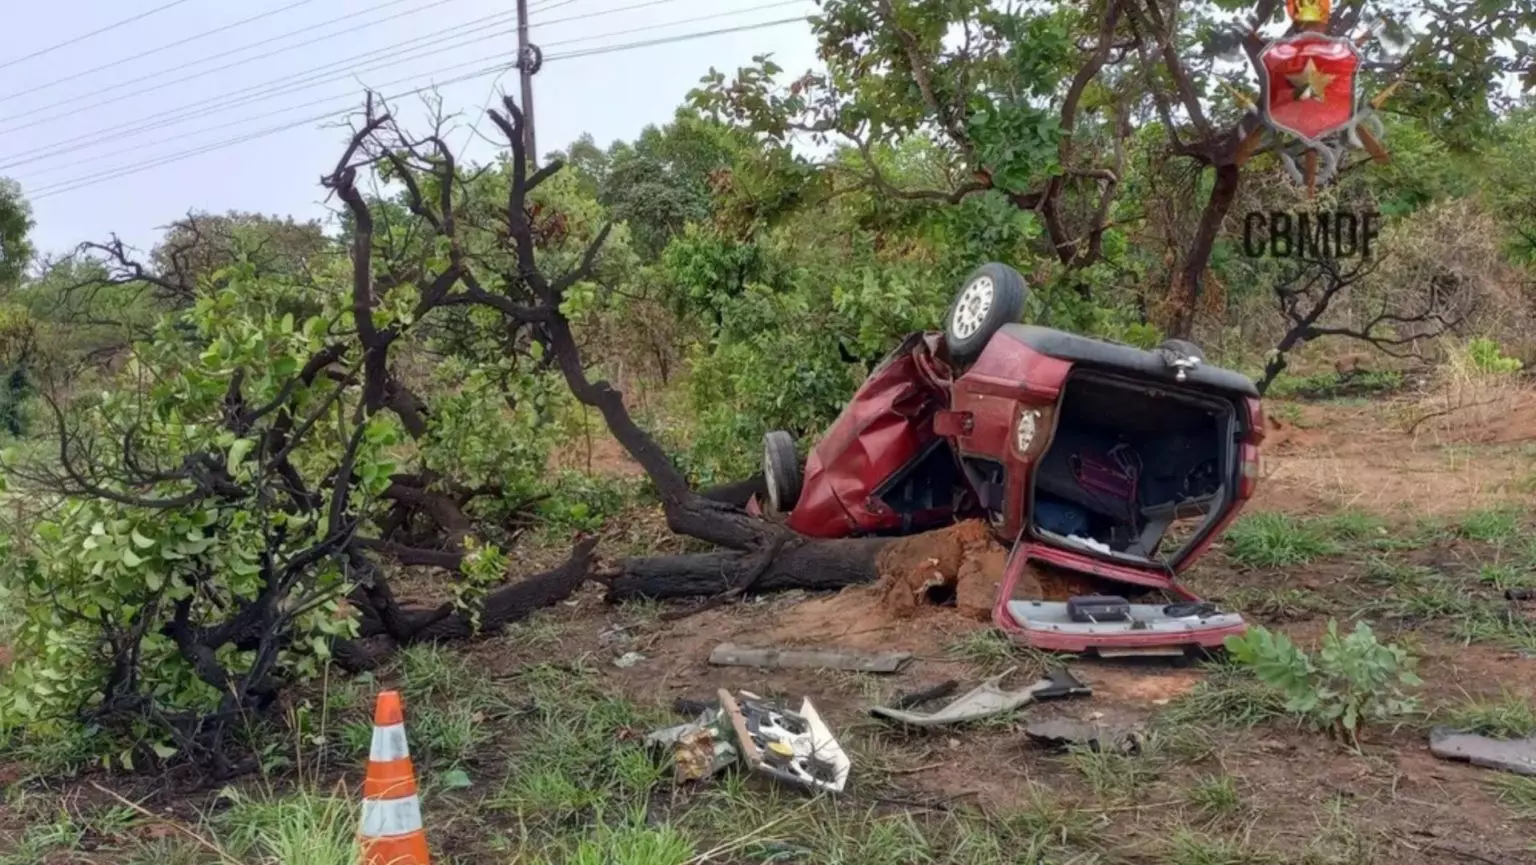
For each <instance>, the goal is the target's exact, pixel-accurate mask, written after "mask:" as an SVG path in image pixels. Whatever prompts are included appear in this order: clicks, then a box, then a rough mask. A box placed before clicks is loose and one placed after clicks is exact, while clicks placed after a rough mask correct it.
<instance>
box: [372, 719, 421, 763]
mask: <svg viewBox="0 0 1536 865" xmlns="http://www.w3.org/2000/svg"><path fill="white" fill-rule="evenodd" d="M409 756H411V749H410V746H408V745H406V744H405V725H404V724H390V725H389V726H388V727H374V728H373V747H372V748H371V749H370V750H369V752H368V758H369V759H370V760H403V759H405V758H406V757H409Z"/></svg>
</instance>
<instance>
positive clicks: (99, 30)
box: [0, 0, 187, 69]
mask: <svg viewBox="0 0 1536 865" xmlns="http://www.w3.org/2000/svg"><path fill="white" fill-rule="evenodd" d="M185 2H187V0H171V2H169V3H164V4H162V5H159V6H156V7H155V8H153V9H149V10H146V11H144V12H140V13H139V14H137V15H130V16H128V17H127V18H124V19H123V20H121V21H114V22H112V23H111V24H108V25H106V26H105V27H98V28H96V29H95V30H92V31H91V32H89V33H82V34H80V35H79V36H74V37H71V38H69V39H65V40H64V41H63V42H58V43H55V44H53V45H49V46H48V47H47V48H39V49H37V50H36V51H33V52H32V53H31V54H26V55H23V56H21V57H17V58H16V59H14V60H7V61H5V62H4V63H0V69H9V68H11V67H12V66H15V65H16V64H17V63H25V62H27V61H28V60H31V59H32V58H34V57H41V56H43V55H44V54H49V53H51V52H54V51H57V50H59V49H60V48H67V47H69V46H71V45H74V44H76V43H78V42H84V41H85V40H87V39H89V38H91V37H92V36H100V35H101V34H103V33H106V32H107V31H109V30H116V29H117V28H119V27H122V26H123V25H125V24H132V23H133V22H135V21H138V20H140V19H143V18H148V17H149V16H151V15H154V14H156V13H159V12H164V11H165V10H167V9H169V8H171V7H172V6H180V5H181V4H183V3H185Z"/></svg>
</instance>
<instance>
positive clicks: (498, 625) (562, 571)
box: [331, 538, 597, 672]
mask: <svg viewBox="0 0 1536 865" xmlns="http://www.w3.org/2000/svg"><path fill="white" fill-rule="evenodd" d="M596 546H597V539H596V538H586V539H584V540H582V541H581V542H580V543H578V544H577V545H576V548H575V549H574V550H572V551H571V557H570V558H568V559H566V561H565V563H564V564H562V565H560V566H559V567H557V568H554V569H552V570H548V571H544V572H542V573H538V574H534V575H533V576H531V577H527V578H525V579H522V580H519V581H517V582H515V583H512V584H510V585H506V586H503V587H501V588H499V589H497V590H496V591H494V592H492V593H490V594H489V595H487V596H486V597H485V600H484V601H483V602H482V604H481V607H480V627H479V630H478V632H477V631H476V629H475V628H474V627H473V623H472V622H471V621H470V620H469V617H467V616H465V615H464V614H463V613H461V612H459V611H457V610H455V609H454V608H453V607H452V605H449V604H444V605H443V606H440V607H437V608H435V609H430V610H428V609H421V608H410V607H397V608H396V609H395V610H393V611H392V614H393V615H392V616H391V619H392V620H393V621H394V622H396V623H397V624H396V633H388V632H387V631H388V629H387V628H386V627H384V626H383V624H382V617H381V616H379V615H378V614H377V613H374V615H372V616H370V615H368V613H370V612H374V611H371V610H365V611H364V613H365V614H364V628H363V637H362V638H360V639H356V640H338V641H337V642H336V643H335V644H333V645H332V647H331V654H332V655H333V656H334V657H335V658H336V662H337V663H338V664H340V665H341V666H342V667H343V668H344V669H346V670H349V671H351V672H361V671H363V670H369V669H372V668H374V667H377V666H378V665H379V664H380V663H382V662H383V661H384V660H385V659H386V658H388V657H389V655H390V654H391V653H392V652H394V651H396V650H397V649H399V648H401V647H402V646H409V645H413V644H416V643H434V642H440V641H443V640H457V639H464V638H466V637H472V636H476V635H477V633H478V634H490V633H495V632H496V631H498V630H500V629H502V628H504V627H506V626H507V625H509V624H512V623H513V622H518V621H522V620H523V619H526V618H528V617H529V616H531V615H533V614H534V613H535V612H538V611H539V610H542V609H544V608H545V607H551V606H554V605H555V604H558V603H560V602H561V601H564V600H566V599H567V598H569V597H570V596H571V595H573V594H575V592H576V590H577V589H578V588H580V587H581V585H582V583H585V582H586V581H587V577H588V575H589V573H590V572H591V569H592V551H593V549H594V548H596ZM388 603H393V601H392V600H390V601H388ZM370 623H372V627H370Z"/></svg>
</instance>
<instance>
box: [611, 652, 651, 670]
mask: <svg viewBox="0 0 1536 865" xmlns="http://www.w3.org/2000/svg"><path fill="white" fill-rule="evenodd" d="M643 660H645V656H644V655H642V654H640V653H639V652H625V653H624V654H622V655H620V656H618V657H617V658H614V659H613V665H614V666H615V667H618V668H620V669H623V670H627V669H629V668H630V667H633V666H634V665H636V664H638V663H640V662H641V661H643Z"/></svg>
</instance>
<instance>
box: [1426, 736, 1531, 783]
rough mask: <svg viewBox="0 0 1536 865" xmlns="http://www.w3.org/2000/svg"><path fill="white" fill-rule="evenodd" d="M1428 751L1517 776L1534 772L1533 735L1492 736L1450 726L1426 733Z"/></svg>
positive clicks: (1445, 757) (1442, 756) (1448, 758)
mask: <svg viewBox="0 0 1536 865" xmlns="http://www.w3.org/2000/svg"><path fill="white" fill-rule="evenodd" d="M1429 752H1430V753H1431V754H1434V755H1435V756H1436V757H1439V758H1441V759H1442V760H1457V761H1461V762H1465V763H1471V764H1472V765H1474V766H1481V767H1483V768H1484V769H1498V770H1500V771H1504V772H1514V773H1515V774H1517V775H1536V737H1533V738H1529V739H1492V738H1489V737H1488V736H1482V735H1479V734H1477V733H1464V732H1462V731H1460V730H1453V729H1451V728H1449V727H1436V728H1434V729H1433V730H1431V731H1430V732H1429Z"/></svg>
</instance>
